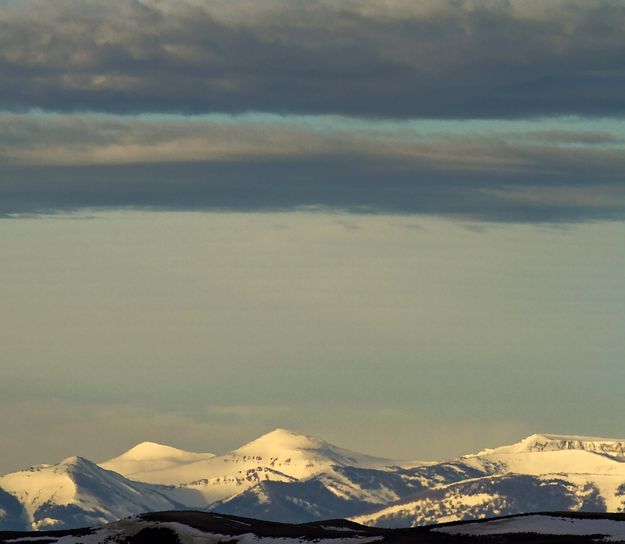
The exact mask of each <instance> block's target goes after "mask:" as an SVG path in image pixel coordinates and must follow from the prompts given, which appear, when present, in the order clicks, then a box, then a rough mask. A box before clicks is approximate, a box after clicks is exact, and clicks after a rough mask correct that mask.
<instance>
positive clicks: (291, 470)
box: [227, 428, 392, 478]
mask: <svg viewBox="0 0 625 544" xmlns="http://www.w3.org/2000/svg"><path fill="white" fill-rule="evenodd" d="M227 455H230V456H235V457H244V458H250V457H251V458H253V459H256V460H258V461H264V462H265V463H269V464H270V466H271V467H272V468H278V470H280V471H282V472H284V473H286V474H288V475H290V476H293V477H295V478H302V477H307V476H311V475H312V474H314V473H316V472H319V471H320V470H324V469H326V468H328V467H330V466H332V465H339V466H361V467H376V468H382V467H385V466H387V465H389V464H392V461H390V460H388V459H380V458H377V457H372V456H369V455H364V454H362V453H357V452H354V451H350V450H346V449H343V448H339V447H337V446H334V445H333V444H330V443H329V442H326V441H325V440H321V439H320V438H315V437H314V436H309V435H305V434H299V433H295V432H293V431H289V430H287V429H281V428H278V429H275V430H273V431H271V432H269V433H267V434H264V435H262V436H260V437H259V438H257V439H256V440H252V441H251V442H248V443H247V444H245V445H244V446H241V447H240V448H238V449H236V450H234V451H232V452H230V454H227Z"/></svg>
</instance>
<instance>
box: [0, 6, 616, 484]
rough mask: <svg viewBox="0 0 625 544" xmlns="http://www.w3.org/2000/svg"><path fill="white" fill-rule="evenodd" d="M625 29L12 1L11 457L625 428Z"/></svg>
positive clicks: (0, 243)
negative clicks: (151, 444)
mask: <svg viewBox="0 0 625 544" xmlns="http://www.w3.org/2000/svg"><path fill="white" fill-rule="evenodd" d="M624 24H625V2H622V1H618V0H588V1H584V2H578V1H574V0H552V1H550V2H544V1H542V0H541V1H538V0H536V1H533V0H482V1H478V0H443V1H441V0H436V1H434V0H420V1H418V2H414V1H408V0H392V1H388V0H387V1H381V0H361V1H355V0H354V1H352V0H344V1H342V2H337V1H330V0H312V1H311V0H306V1H303V0H301V1H300V0H260V1H258V0H254V1H253V2H252V1H248V0H236V1H233V0H229V1H221V0H211V1H200V0H179V1H173V0H142V1H139V0H111V1H110V2H106V3H104V2H97V1H90V0H54V1H48V0H46V1H43V0H0V258H1V260H0V301H1V304H2V306H1V310H0V408H1V410H2V414H3V417H2V418H1V419H0V434H1V435H2V437H3V440H2V441H1V443H0V472H5V471H8V470H11V469H16V468H19V467H23V466H25V465H28V464H33V463H37V462H53V461H56V460H59V459H60V458H63V457H65V456H68V455H72V454H81V455H85V456H88V457H90V458H93V459H95V460H101V459H104V458H106V457H109V456H112V455H114V454H116V453H118V452H120V451H122V450H124V449H126V448H128V447H130V446H131V445H133V444H134V443H136V442H139V441H142V440H155V441H160V442H165V443H170V444H172V445H176V446H179V447H183V448H188V449H196V450H205V451H214V452H220V451H224V450H227V449H229V448H232V447H236V446H238V445H240V444H241V443H243V442H245V441H247V440H249V439H252V438H254V437H255V436H256V435H258V434H260V433H262V432H265V431H268V430H270V429H272V428H274V427H277V426H281V427H289V428H293V429H295V430H299V431H302V432H307V433H310V434H315V435H318V436H320V437H322V438H325V439H327V440H329V441H332V442H335V443H337V444H339V445H342V446H345V447H349V448H352V449H358V450H362V451H366V452H371V453H375V454H380V455H390V456H396V457H403V458H441V457H447V456H451V455H457V454H462V453H467V452H471V451H474V450H477V449H481V448H483V447H488V446H496V445H499V444H502V443H505V442H511V441H514V440H517V439H518V438H520V437H522V436H524V435H527V434H531V433H534V432H554V433H571V434H599V435H618V436H625V427H624V426H623V424H622V420H623V416H624V415H625V413H624V412H625V409H624V408H623V403H622V388H623V387H622V386H623V383H625V365H623V356H624V355H625V335H624V334H623V329H624V326H625V280H624V279H623V278H624V275H623V270H625V222H624V221H623V220H624V219H625V179H624V177H623V172H625V120H624V115H625V67H624V65H623V58H625V35H624V34H623V32H622V29H623V25H624Z"/></svg>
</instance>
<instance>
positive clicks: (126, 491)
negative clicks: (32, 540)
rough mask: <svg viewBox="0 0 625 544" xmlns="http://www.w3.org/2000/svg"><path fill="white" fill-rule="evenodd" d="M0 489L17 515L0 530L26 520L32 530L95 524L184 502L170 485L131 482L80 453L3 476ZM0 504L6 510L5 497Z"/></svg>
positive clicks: (8, 519) (8, 520)
mask: <svg viewBox="0 0 625 544" xmlns="http://www.w3.org/2000/svg"><path fill="white" fill-rule="evenodd" d="M0 489H3V490H4V492H2V493H1V494H0V501H2V498H3V497H5V496H6V494H7V493H8V494H10V496H11V498H12V499H13V501H15V502H13V503H11V504H9V508H10V509H11V510H12V511H14V512H15V514H14V515H11V516H5V518H4V519H2V520H1V521H0V527H2V529H10V528H15V527H16V526H17V527H19V526H20V525H21V524H23V522H24V521H26V522H27V524H28V525H29V526H30V527H32V528H33V529H45V528H70V527H81V526H87V525H98V524H102V523H106V522H108V521H113V520H116V519H118V518H121V517H124V516H128V515H131V514H138V513H141V512H146V511H151V510H163V509H168V510H170V509H179V508H182V507H183V505H182V504H181V503H179V502H177V501H176V500H174V499H172V498H170V497H168V496H167V493H168V492H169V491H170V490H168V489H167V488H165V487H161V486H154V485H150V484H141V483H137V482H131V481H130V480H127V479H126V478H124V477H123V476H121V475H119V474H117V473H115V472H110V471H107V470H104V469H102V468H100V467H98V466H97V465H96V464H94V463H92V462H91V461H88V460H87V459H83V458H81V457H69V458H67V459H65V460H63V461H61V462H60V463H58V464H56V465H39V466H35V467H32V468H30V469H28V470H24V471H20V472H14V473H11V474H7V475H5V476H1V477H0ZM172 491H173V490H172ZM173 494H174V495H175V492H174V493H173ZM15 503H17V504H15ZM0 504H2V509H3V510H5V509H6V507H5V506H4V504H6V502H5V501H3V502H1V503H0ZM7 513H8V512H7Z"/></svg>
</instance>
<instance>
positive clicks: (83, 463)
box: [43, 455, 96, 468]
mask: <svg viewBox="0 0 625 544" xmlns="http://www.w3.org/2000/svg"><path fill="white" fill-rule="evenodd" d="M43 466H44V467H45V466H46V465H43ZM47 466H50V465H47ZM56 466H57V467H68V468H82V467H95V466H96V465H95V463H93V462H92V461H89V459H85V458H84V457H80V456H79V455H71V456H70V457H66V458H65V459H63V460H62V461H60V462H59V463H58V464H57V465H56Z"/></svg>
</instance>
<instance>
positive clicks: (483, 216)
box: [0, 156, 625, 222]
mask: <svg viewBox="0 0 625 544" xmlns="http://www.w3.org/2000/svg"><path fill="white" fill-rule="evenodd" d="M593 176H594V177H593V182H590V183H589V181H588V179H589V178H588V171H587V170H584V169H581V170H580V171H579V173H578V174H576V175H569V176H565V177H562V176H560V175H557V174H547V173H544V174H542V175H540V176H527V175H526V174H522V173H521V174H510V175H508V176H503V177H502V176H501V174H499V175H495V174H493V173H490V174H489V173H485V172H480V173H470V172H466V171H465V172H450V171H438V170H436V169H429V168H427V167H420V168H419V167H416V166H415V164H414V163H413V162H411V161H397V160H393V161H389V160H385V159H380V158H377V159H373V158H364V157H362V156H360V157H357V156H343V157H328V156H324V157H306V158H301V157H298V158H281V159H269V160H267V159H264V160H249V161H209V162H192V163H156V164H143V165H136V164H135V165H114V166H73V167H68V166H54V167H50V166H47V167H37V166H21V165H20V166H11V167H10V166H4V167H2V168H0V177H1V178H2V180H3V181H2V182H1V183H0V216H4V217H7V216H15V215H20V214H26V215H30V214H40V213H57V212H72V211H75V210H78V209H82V208H96V209H98V208H99V209H106V208H141V209H152V210H183V211H237V212H241V211H243V212H253V211H276V210H283V211H290V210H295V209H302V208H304V209H306V208H309V209H310V208H312V209H316V210H322V211H324V210H325V211H328V210H329V211H333V210H334V211H347V212H352V213H395V214H415V213H420V214H435V215H445V216H453V217H458V218H467V219H468V218H471V219H478V220H482V221H500V222H578V221H591V220H606V219H614V220H623V219H625V182H624V181H623V180H619V179H616V178H615V177H614V176H613V175H611V174H610V173H609V172H600V171H596V172H595V173H594V174H593Z"/></svg>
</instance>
